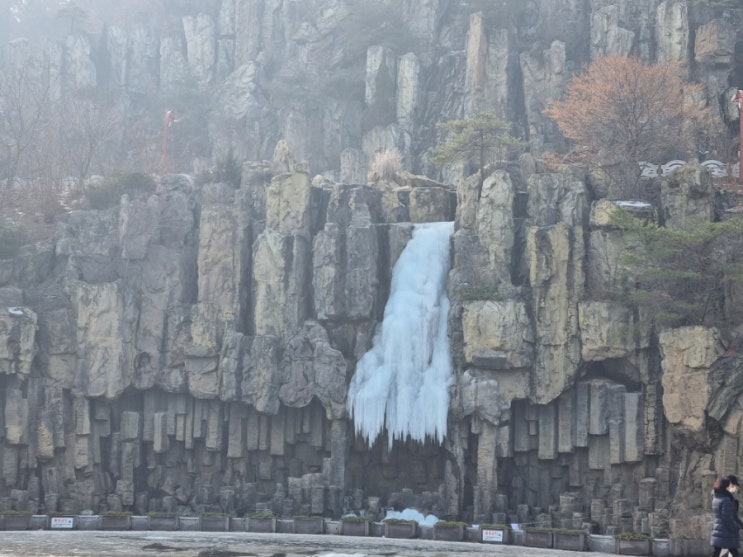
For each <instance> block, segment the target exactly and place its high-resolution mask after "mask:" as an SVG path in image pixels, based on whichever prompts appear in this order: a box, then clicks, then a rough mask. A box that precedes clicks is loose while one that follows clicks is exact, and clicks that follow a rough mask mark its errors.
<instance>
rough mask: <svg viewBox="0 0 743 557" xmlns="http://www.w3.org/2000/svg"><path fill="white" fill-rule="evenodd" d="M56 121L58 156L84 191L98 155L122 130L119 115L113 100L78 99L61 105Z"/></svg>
mask: <svg viewBox="0 0 743 557" xmlns="http://www.w3.org/2000/svg"><path fill="white" fill-rule="evenodd" d="M60 106H61V110H59V111H58V114H59V117H58V118H57V119H56V123H57V134H56V136H57V137H58V142H59V152H60V153H61V154H62V157H63V163H64V164H63V167H64V168H65V169H66V172H67V174H68V175H69V176H72V177H74V178H75V181H76V183H77V185H78V187H82V185H83V183H84V181H85V178H87V177H88V175H89V173H90V171H91V169H92V167H93V165H94V163H95V162H96V159H97V157H98V155H99V154H100V153H101V152H102V151H104V150H105V147H106V145H107V144H108V143H109V142H111V141H112V140H114V139H115V138H116V136H117V135H118V133H119V132H118V131H117V130H119V129H120V127H121V126H120V111H119V110H117V108H116V107H115V106H112V103H111V102H110V100H109V101H108V102H107V101H106V100H105V99H101V98H97V97H95V96H92V95H87V96H85V95H76V96H72V97H70V98H67V99H65V100H63V101H61V103H60Z"/></svg>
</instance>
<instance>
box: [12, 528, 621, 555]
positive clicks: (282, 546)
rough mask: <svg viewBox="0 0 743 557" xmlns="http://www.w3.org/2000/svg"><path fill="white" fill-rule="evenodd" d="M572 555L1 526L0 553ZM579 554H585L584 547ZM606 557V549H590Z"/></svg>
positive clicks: (425, 543)
mask: <svg viewBox="0 0 743 557" xmlns="http://www.w3.org/2000/svg"><path fill="white" fill-rule="evenodd" d="M158 555H164V556H168V557H315V556H317V557H319V556H328V557H330V556H333V557H350V556H353V557H397V556H401V557H477V556H478V555H499V556H503V557H521V556H524V555H529V556H530V557H540V556H543V557H575V556H576V553H575V552H572V551H558V550H550V549H536V548H533V547H528V548H526V547H523V546H514V545H502V546H501V545H485V544H480V543H453V542H440V541H430V540H420V539H416V540H397V539H395V540H393V539H386V538H356V537H350V536H329V535H323V536H299V535H296V534H291V535H285V534H254V533H248V532H219V533H212V532H182V531H181V532H149V531H144V532H134V531H129V532H102V531H98V530H96V531H74V532H59V531H49V530H32V531H7V532H0V557H20V556H23V557H148V556H158ZM583 555H586V554H585V553H584V554H583ZM588 555H590V556H591V557H608V556H609V555H612V556H613V555H614V554H609V553H589V554H588Z"/></svg>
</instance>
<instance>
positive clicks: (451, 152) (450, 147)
mask: <svg viewBox="0 0 743 557" xmlns="http://www.w3.org/2000/svg"><path fill="white" fill-rule="evenodd" d="M439 126H440V127H441V128H444V129H445V130H446V131H447V132H448V135H447V140H446V142H445V143H444V144H442V145H439V146H438V147H437V148H436V149H435V150H434V153H433V157H432V161H433V162H434V163H436V164H439V165H444V164H452V163H457V162H464V163H467V162H470V161H472V160H474V161H476V163H477V169H478V172H479V175H480V181H479V185H478V190H477V198H478V199H479V198H480V194H481V192H482V183H483V181H484V180H485V175H484V172H485V166H486V165H487V164H488V163H490V162H494V161H495V160H498V159H503V158H504V155H505V151H506V150H507V149H509V148H510V149H523V148H524V147H525V146H526V143H525V142H523V141H520V140H519V139H517V138H515V137H513V136H512V135H511V134H510V133H509V128H510V126H509V124H508V122H506V121H504V120H501V119H500V118H498V117H497V116H495V114H493V113H492V112H478V113H476V114H475V115H474V116H472V117H471V118H465V119H462V120H449V121H448V122H444V123H442V124H439Z"/></svg>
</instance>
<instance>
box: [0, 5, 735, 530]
mask: <svg viewBox="0 0 743 557" xmlns="http://www.w3.org/2000/svg"><path fill="white" fill-rule="evenodd" d="M505 4H513V3H504V6H505ZM308 6H310V4H307V5H305V4H303V3H301V2H300V3H287V2H282V1H280V0H250V1H245V2H234V1H232V0H229V1H227V0H225V1H224V2H221V5H220V6H219V11H218V12H217V11H216V9H215V10H214V12H212V13H211V14H210V15H208V16H206V15H203V14H202V15H197V14H192V15H189V16H188V17H186V18H185V19H183V20H181V21H180V26H179V27H178V29H176V30H175V31H174V32H173V34H172V35H169V36H167V37H160V36H158V35H157V34H156V32H155V30H154V28H153V27H150V26H143V25H138V26H134V27H131V28H126V29H125V28H123V27H116V26H109V27H108V28H107V31H106V35H105V40H103V39H102V40H101V41H100V42H99V44H101V45H105V52H100V51H98V50H97V47H96V46H95V45H96V44H98V43H95V42H93V41H92V40H91V39H90V38H85V37H81V36H78V35H74V36H71V38H69V39H68V40H67V42H66V43H65V44H64V45H47V46H45V49H46V50H45V52H46V54H45V56H46V57H41V58H39V59H35V60H36V62H35V63H34V64H32V67H33V68H34V71H39V72H40V73H43V74H44V76H45V80H46V82H47V83H49V84H50V87H51V88H52V89H53V90H54V95H58V94H61V93H62V92H63V91H67V92H68V91H69V90H71V89H79V88H92V87H104V86H110V85H112V84H114V83H115V84H118V85H121V86H122V87H123V88H124V89H125V90H126V91H127V92H129V93H131V94H135V95H136V94H142V93H144V92H148V91H150V88H151V87H153V84H156V83H159V84H160V85H159V86H160V87H161V88H162V89H163V90H165V89H167V88H169V87H172V86H173V85H175V84H176V83H178V82H179V81H181V80H182V79H183V78H184V77H185V76H186V75H187V74H188V73H189V72H190V73H192V74H193V75H194V76H195V77H196V78H197V80H198V81H200V82H201V85H202V86H205V85H207V84H209V85H210V86H211V85H213V86H214V87H215V91H216V93H215V97H214V99H213V102H212V103H211V105H210V110H209V115H208V118H209V121H208V129H209V135H210V141H211V143H212V146H213V152H214V153H215V154H216V153H223V152H227V150H228V148H229V147H231V146H234V147H235V153H237V154H238V156H240V157H247V158H251V159H256V160H258V159H265V160H266V161H268V159H270V158H271V153H272V152H274V151H273V148H274V145H276V142H277V141H278V140H279V139H282V138H283V139H284V142H283V143H282V147H285V148H286V149H285V150H284V154H285V155H286V156H284V157H279V158H278V159H277V160H276V161H274V162H273V163H272V162H270V161H269V162H256V163H251V164H246V165H245V166H244V168H243V176H244V183H243V184H242V185H241V186H240V187H238V188H233V187H232V186H228V185H226V184H200V185H198V186H196V185H194V183H192V182H191V181H190V179H188V178H187V177H184V176H172V175H171V176H164V177H162V179H160V180H159V183H158V187H157V190H156V191H155V192H154V193H152V194H150V195H147V196H137V195H130V196H127V197H125V198H123V199H122V201H121V203H120V204H119V205H118V207H117V208H115V209H110V210H106V211H75V212H72V213H70V214H69V215H67V216H66V218H65V221H64V222H63V223H62V224H61V225H60V228H59V230H58V233H57V236H56V237H55V239H54V241H53V245H52V247H44V248H39V249H37V250H35V251H34V250H30V249H28V250H25V251H24V252H22V253H21V255H19V257H18V258H16V259H15V260H13V261H2V262H0V302H1V303H2V305H0V429H2V431H3V435H2V436H0V472H2V474H0V476H1V478H2V479H1V480H0V508H8V507H13V508H16V509H21V508H29V509H33V510H39V509H41V508H44V507H45V508H46V509H47V510H63V511H65V512H79V511H81V510H83V509H92V510H96V511H99V510H104V509H120V508H126V509H131V510H135V511H138V512H146V511H148V510H172V511H179V510H188V511H189V512H199V511H202V510H225V511H228V512H231V513H233V514H237V513H243V512H247V511H253V510H256V509H258V508H260V509H271V510H274V511H276V512H278V513H281V514H283V515H292V514H311V513H318V514H326V515H330V516H339V515H341V514H342V513H343V512H345V511H347V510H349V507H352V508H353V509H354V510H360V509H362V508H363V509H364V510H367V511H369V512H379V509H381V508H384V507H385V506H386V505H391V504H401V503H403V502H404V503H405V504H415V505H419V506H421V507H423V506H426V507H428V508H431V509H432V510H434V511H435V512H437V513H438V514H440V515H445V514H446V515H455V514H459V515H461V516H462V518H466V519H471V520H478V521H481V520H482V521H485V520H491V519H492V514H493V513H500V514H502V515H503V516H504V518H505V519H507V520H508V521H514V522H534V521H536V520H540V521H544V522H545V523H550V524H551V525H553V526H556V527H558V526H559V527H573V528H575V527H582V525H583V523H584V522H589V521H590V522H592V523H594V524H597V525H598V526H599V527H600V528H601V529H602V530H603V531H604V532H605V531H607V530H609V529H611V531H617V530H627V529H633V530H635V531H643V532H648V533H652V535H653V536H655V537H662V536H667V535H672V536H675V537H690V536H691V537H699V538H701V537H703V536H704V535H706V525H705V520H706V516H707V513H708V502H707V499H708V498H707V491H708V486H709V483H710V481H711V479H712V478H713V476H714V475H716V474H719V473H741V470H740V469H739V466H738V464H737V462H738V458H737V457H738V454H739V453H740V446H741V441H740V433H739V432H740V421H741V416H740V412H738V410H737V406H736V401H737V400H738V398H739V397H740V396H741V393H743V382H742V381H741V380H739V379H738V377H739V376H741V373H740V369H739V367H740V358H739V357H738V355H737V352H736V348H735V344H734V343H729V342H728V341H727V340H724V339H725V338H726V337H725V336H724V335H723V333H721V332H717V331H714V330H710V329H706V328H701V327H693V328H692V327H689V328H682V329H672V330H667V331H663V332H662V333H660V334H658V333H657V332H656V331H655V330H654V329H653V328H652V319H651V318H652V316H648V315H646V314H645V313H644V312H643V308H633V307H631V306H629V305H626V304H625V303H620V302H619V301H618V300H617V298H616V296H614V295H613V294H615V293H616V290H617V289H618V288H619V287H622V286H623V285H626V284H628V282H627V281H629V280H630V277H627V276H626V273H625V271H626V269H625V268H624V265H623V263H622V261H621V255H622V252H623V251H624V250H626V249H637V239H636V238H633V237H631V235H630V234H629V233H628V232H627V231H625V230H622V229H621V228H619V227H617V226H616V225H615V224H614V222H613V220H612V217H611V213H612V211H613V210H614V209H615V208H616V207H617V206H621V207H624V208H626V209H627V210H630V211H631V212H633V213H634V214H636V215H638V216H640V217H641V218H645V219H648V220H651V221H654V222H655V221H657V220H659V219H657V216H656V214H655V209H654V208H653V206H652V205H649V204H639V203H623V202H621V201H608V200H606V199H597V197H600V196H601V195H602V194H603V193H605V192H604V191H603V190H602V188H601V187H600V184H598V183H597V182H596V181H594V182H592V183H591V184H590V185H586V184H585V183H584V180H583V176H581V172H582V171H581V170H580V169H573V171H572V172H571V173H565V174H546V173H544V172H543V168H542V165H541V163H539V162H533V163H532V164H524V165H523V166H524V171H523V172H522V174H521V175H520V174H519V173H518V172H517V171H516V170H515V167H516V166H517V165H509V166H508V167H507V169H506V167H504V168H501V169H500V170H498V171H495V172H492V173H490V174H489V175H486V176H485V180H484V181H483V183H482V189H481V191H480V192H479V195H478V189H479V188H478V186H479V177H478V176H473V177H470V178H467V179H464V180H461V182H460V183H458V185H457V191H456V193H455V192H454V191H453V189H452V188H451V187H448V186H444V185H442V184H439V183H436V182H433V181H431V180H428V179H425V178H423V177H420V176H416V175H414V174H411V173H408V172H398V173H397V175H396V176H395V177H393V178H389V177H385V178H382V177H380V176H373V177H372V182H371V183H367V169H368V165H369V162H370V160H371V159H372V158H373V156H374V154H375V153H376V152H378V151H379V150H382V149H389V148H396V149H398V150H400V151H401V153H402V154H403V155H404V156H405V159H404V162H403V165H404V168H406V169H407V170H410V171H411V172H419V171H420V169H426V171H427V172H428V171H430V172H431V173H433V172H434V171H436V170H435V169H434V168H433V167H432V166H431V165H430V163H429V162H428V157H429V154H430V148H431V147H432V146H433V145H434V144H435V143H436V142H437V141H439V140H441V139H442V138H440V137H437V134H436V133H435V132H434V128H435V124H436V123H437V122H438V121H442V120H447V119H450V118H458V117H462V116H468V115H471V114H473V113H474V112H475V111H476V110H478V109H480V108H489V109H491V110H494V111H495V112H496V113H497V114H498V115H499V116H503V117H507V118H509V119H511V120H512V121H513V123H514V126H515V129H516V130H527V129H528V130H529V133H528V137H529V140H530V142H531V144H532V147H533V151H534V153H533V155H534V158H537V157H538V156H539V153H540V151H541V148H542V146H553V145H554V146H556V145H558V144H559V142H560V141H561V139H560V137H559V135H558V134H556V133H555V129H554V127H552V125H551V124H550V123H549V122H548V121H547V120H546V119H545V117H544V114H543V112H542V110H543V108H544V106H545V103H546V102H547V101H548V100H549V99H550V98H556V97H558V96H560V95H561V94H562V93H563V92H564V89H565V85H566V83H567V82H568V80H569V78H570V76H571V75H573V72H575V71H577V70H578V68H580V67H581V66H582V64H584V63H586V62H588V61H589V60H590V59H591V57H595V56H598V55H604V54H628V53H629V54H637V55H639V56H640V57H642V58H643V59H644V60H646V61H648V62H655V61H658V60H668V61H675V60H680V61H682V62H688V60H687V57H688V56H689V55H694V56H695V60H696V62H697V66H696V67H697V69H698V71H699V75H700V76H701V77H702V79H704V81H705V82H706V84H707V86H708V88H709V91H710V92H709V94H710V98H711V99H714V100H715V101H716V100H717V98H718V96H719V97H720V98H722V97H723V96H724V97H725V98H729V96H730V95H729V92H724V94H723V91H724V90H725V88H726V87H727V86H728V81H729V78H730V76H732V75H733V72H734V67H733V66H735V65H736V64H738V62H739V61H736V59H735V44H734V42H735V33H734V32H732V31H731V29H733V30H734V29H735V28H736V24H735V21H737V20H735V17H738V16H734V11H731V12H729V14H732V15H729V21H728V19H721V18H720V17H719V15H717V16H715V17H714V18H713V17H712V15H709V14H712V12H711V11H708V10H707V8H705V9H704V10H701V9H700V10H697V11H696V13H695V11H693V10H690V9H688V6H687V3H686V2H682V1H666V2H658V1H657V0H642V1H639V2H638V1H630V0H617V1H609V0H591V1H590V2H583V1H578V0H559V1H556V0H536V1H533V2H525V3H521V4H520V5H519V6H515V5H514V6H507V7H508V10H505V11H507V12H508V18H505V17H504V18H503V19H501V20H498V19H497V17H496V18H495V19H496V23H497V24H495V25H491V24H490V21H491V20H493V18H494V17H495V16H494V14H493V13H492V12H488V11H487V10H485V11H483V12H482V13H480V14H478V13H475V14H471V13H469V12H470V11H472V8H471V7H469V8H467V10H468V11H467V12H465V11H463V10H464V9H465V8H464V7H463V6H464V5H462V6H454V5H453V4H451V3H446V2H438V1H437V0H431V1H429V0H424V1H421V2H404V3H402V7H401V9H400V11H399V12H395V13H400V14H402V18H401V19H400V21H395V22H394V23H395V29H397V30H399V32H400V33H399V34H400V35H401V37H396V38H395V39H396V40H394V41H390V44H392V43H394V48H391V47H390V46H380V45H379V44H368V43H370V42H371V41H372V40H373V41H374V42H375V43H378V42H379V41H378V40H377V37H374V38H372V39H368V41H367V37H360V36H359V37H352V38H353V39H354V40H355V41H356V42H353V43H352V44H351V43H348V44H345V43H344V44H341V39H340V38H339V37H345V39H348V38H349V37H348V33H347V32H345V31H346V28H345V27H344V26H345V25H347V24H350V23H351V22H352V19H353V18H352V17H351V16H352V15H353V14H351V13H350V11H349V10H350V4H348V3H347V2H346V1H344V0H318V2H314V3H312V5H311V6H310V7H308ZM495 8H496V11H497V9H498V8H499V6H495ZM709 10H712V8H709ZM702 12H704V14H707V15H705V16H704V17H705V18H706V19H705V20H704V23H703V24H701V25H700V22H699V21H694V19H693V18H694V17H696V16H698V15H699V14H700V13H702ZM566 14H567V15H566ZM713 15H714V14H713ZM726 18H728V16H726ZM340 30H343V31H344V32H345V33H341V32H340ZM171 31H173V29H170V30H169V32H171ZM589 36H590V41H589V40H588V37H589ZM410 37H413V38H414V39H415V41H414V44H412V45H411V44H410V42H409V38H410ZM691 37H695V44H694V45H689V44H688V41H689V40H690V38H691ZM345 39H344V40H345ZM402 39H408V41H406V40H402ZM365 41H366V42H365ZM385 44H386V43H385ZM28 48H29V44H28V43H25V44H21V43H17V44H14V45H11V46H10V47H9V50H8V54H7V59H8V60H16V62H18V61H19V60H21V61H22V60H26V58H23V56H22V54H23V53H24V52H27V50H28ZM354 53H360V54H359V56H358V57H356V58H358V59H356V58H355V57H354V56H355V54H354ZM364 53H366V54H364ZM104 54H105V56H104ZM24 56H25V54H24ZM93 60H95V61H96V63H97V64H99V66H98V67H99V68H103V69H106V68H108V69H109V71H107V72H105V71H104V72H98V71H96V70H97V68H96V64H94V63H93ZM21 63H22V62H21ZM738 65H739V64H738ZM296 68H308V71H309V72H310V73H311V75H318V76H322V79H318V80H317V81H318V83H317V84H315V83H309V82H308V81H307V80H305V79H304V76H303V75H301V74H300V73H296V75H295V72H294V69H296ZM340 68H342V69H343V71H344V73H343V74H342V78H340V79H335V80H334V79H330V77H334V76H333V72H334V71H335V70H336V69H340ZM287 75H290V76H291V77H292V78H294V79H295V81H296V83H295V82H292V81H291V80H289V81H288V82H285V81H282V80H286V76H287ZM338 81H340V82H341V83H337V82H338ZM424 90H425V94H424V93H423V91H424ZM297 91H301V92H302V95H303V94H304V93H305V92H306V93H307V98H308V99H310V100H307V99H304V98H295V97H292V98H291V99H290V102H288V103H286V106H285V105H284V104H281V103H282V101H279V100H278V99H279V98H281V97H282V94H283V95H284V98H286V96H287V95H288V96H290V97H291V95H297ZM55 98H56V97H55ZM522 99H523V100H522ZM279 105H280V106H279ZM364 107H365V110H364ZM723 109H724V110H725V111H726V112H725V114H726V116H725V117H726V118H727V119H728V121H733V120H734V119H735V118H737V112H736V111H735V110H734V106H730V103H727V102H726V103H723ZM362 113H363V115H362ZM158 124H159V122H158ZM157 147H159V145H157ZM290 152H292V153H293V156H292V157H289V156H288V153H290ZM341 153H344V156H343V157H341ZM304 158H307V159H309V160H308V161H307V162H305V161H303V160H302V159H304ZM525 160H528V159H525ZM532 160H534V159H532ZM333 161H336V162H333ZM308 166H309V167H310V168H312V169H313V172H312V174H309V173H308V172H307V171H306V170H307V168H308ZM336 167H339V168H340V176H341V182H343V183H341V184H336V183H334V182H333V180H334V178H335V177H337V176H338V175H339V174H338V168H336ZM450 170H451V169H450ZM320 172H322V175H320V176H319V177H318V178H317V179H314V180H312V181H310V179H309V177H310V176H311V175H314V174H318V173H320ZM453 174H454V172H452V174H451V175H453ZM486 174H487V173H486ZM710 185H711V183H710V180H709V177H708V176H707V174H706V173H705V171H704V170H703V169H702V168H701V167H700V166H698V165H688V167H687V168H686V169H684V170H682V171H678V172H677V173H675V174H674V175H672V176H670V177H668V178H667V179H666V181H665V183H664V184H662V185H661V195H660V204H661V206H662V209H663V211H664V213H663V218H662V219H661V220H662V221H663V222H665V223H666V224H668V225H674V226H683V225H685V224H686V223H687V222H690V221H694V222H701V221H708V220H711V219H712V218H713V196H712V193H711V188H710ZM589 211H590V214H589ZM437 220H455V223H456V229H455V234H454V237H453V239H452V257H451V260H452V269H451V272H450V281H449V292H450V297H451V302H452V305H451V308H452V309H451V312H450V314H449V333H450V342H451V349H452V353H453V354H454V363H455V376H456V377H455V379H454V381H453V384H452V387H451V404H450V408H449V429H448V435H447V438H446V440H445V442H444V444H443V446H441V447H439V446H436V445H434V444H433V443H430V442H426V443H423V444H420V445H415V444H413V443H411V442H396V443H393V447H392V450H388V449H387V444H386V443H384V442H380V443H378V444H376V445H374V446H372V447H368V446H366V444H365V443H364V442H363V441H362V440H361V439H360V438H358V437H357V436H356V435H355V434H354V430H353V427H354V426H353V424H352V423H351V421H350V420H349V418H348V415H347V411H346V407H345V404H346V400H345V398H346V390H345V389H346V384H347V381H348V378H349V377H350V376H351V373H352V372H353V368H354V366H355V365H356V362H357V361H358V360H359V359H360V358H361V356H362V355H363V354H364V353H365V352H366V350H367V349H368V348H369V347H370V346H371V344H372V339H373V336H374V330H375V328H376V327H377V325H378V323H379V320H380V319H381V318H382V311H383V307H384V302H385V300H386V297H387V296H388V293H389V287H390V286H389V282H390V276H391V270H392V268H393V266H394V264H395V262H396V261H397V259H398V257H399V256H400V253H401V252H402V250H403V249H404V247H405V245H406V243H407V242H408V241H409V239H410V237H411V235H412V231H413V225H414V223H419V222H433V221H437ZM728 294H729V296H728V298H730V297H732V299H728V298H726V300H725V303H726V309H729V308H732V307H734V304H736V303H739V302H738V301H736V300H735V292H734V291H731V292H730V293H728ZM731 315H733V313H731ZM402 486H413V487H411V488H410V489H409V490H402V489H401V487H402ZM469 505H472V506H473V508H472V510H471V511H470V510H468V509H467V507H468V506H469Z"/></svg>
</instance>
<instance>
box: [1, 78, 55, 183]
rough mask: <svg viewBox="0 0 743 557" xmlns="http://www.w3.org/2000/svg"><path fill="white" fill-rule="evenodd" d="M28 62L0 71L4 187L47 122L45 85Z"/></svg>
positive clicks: (45, 127) (18, 169)
mask: <svg viewBox="0 0 743 557" xmlns="http://www.w3.org/2000/svg"><path fill="white" fill-rule="evenodd" d="M31 68H32V66H31V64H24V65H21V66H16V67H12V68H8V69H7V70H6V71H5V72H3V73H2V74H0V171H2V176H1V178H2V180H3V181H4V182H5V185H6V187H10V186H11V185H12V184H13V181H14V180H15V178H16V177H18V174H19V171H20V170H21V169H22V166H23V164H24V163H25V162H27V161H25V160H24V157H25V156H26V155H27V153H28V152H29V151H30V150H31V147H32V145H33V144H34V142H35V141H37V140H38V139H39V137H40V136H41V135H42V134H43V133H44V131H45V130H46V129H47V127H48V125H49V113H50V110H49V109H50V95H49V86H48V84H45V83H43V82H42V80H40V79H37V78H36V76H34V75H33V72H32V71H31Z"/></svg>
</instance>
